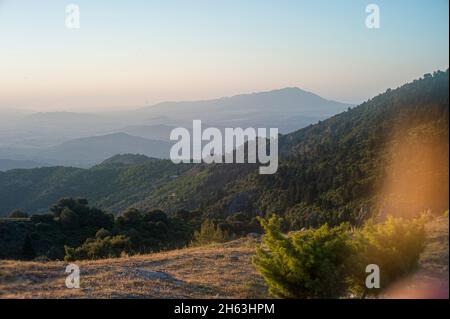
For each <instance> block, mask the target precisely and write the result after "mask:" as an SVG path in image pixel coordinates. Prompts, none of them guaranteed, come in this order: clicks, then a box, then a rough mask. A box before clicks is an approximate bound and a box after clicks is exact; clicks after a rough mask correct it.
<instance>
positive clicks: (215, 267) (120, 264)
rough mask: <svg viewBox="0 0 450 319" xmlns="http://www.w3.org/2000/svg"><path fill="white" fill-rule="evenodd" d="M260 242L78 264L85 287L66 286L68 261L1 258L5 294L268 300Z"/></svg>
mask: <svg viewBox="0 0 450 319" xmlns="http://www.w3.org/2000/svg"><path fill="white" fill-rule="evenodd" d="M255 245H256V242H255V241H254V240H251V239H241V240H237V241H233V242H230V243H226V244H221V245H211V246H206V247H199V248H186V249H181V250H173V251H169V252H163V253H156V254H151V255H142V256H133V257H126V258H118V259H106V260H99V261H83V262H77V264H78V265H79V267H80V270H81V289H67V288H66V287H65V284H64V281H65V278H66V276H67V274H66V273H65V272H64V270H65V267H66V264H67V263H64V262H20V261H0V298H257V297H259V298H263V297H265V296H266V293H265V292H266V288H265V286H264V282H263V280H262V278H261V277H260V276H259V275H258V274H257V272H256V270H255V269H254V268H253V266H252V263H251V258H252V256H253V254H254V251H255ZM159 271H161V272H163V273H162V274H161V273H156V274H155V273H154V272H159ZM158 275H163V276H167V278H162V279H158V278H154V277H157V276H158Z"/></svg>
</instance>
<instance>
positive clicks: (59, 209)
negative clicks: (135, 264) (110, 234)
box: [0, 198, 114, 259]
mask: <svg viewBox="0 0 450 319" xmlns="http://www.w3.org/2000/svg"><path fill="white" fill-rule="evenodd" d="M50 210H51V212H52V213H51V214H43V215H32V216H31V218H29V219H28V220H24V221H23V222H19V221H18V220H4V221H3V223H0V231H1V232H0V233H1V237H2V238H0V239H1V240H0V258H22V254H21V253H20V251H21V249H22V248H21V247H20V246H19V245H18V243H20V242H23V241H27V239H26V238H24V237H23V235H22V232H23V230H22V229H23V228H26V229H27V232H26V233H27V234H30V236H31V237H32V238H31V239H32V246H33V249H34V251H35V255H36V256H45V257H48V258H51V259H62V258H63V257H64V245H69V246H79V245H81V244H82V243H83V242H84V241H85V240H86V239H88V238H90V237H94V236H95V234H96V232H97V231H98V230H99V229H100V228H104V229H111V228H112V227H113V225H114V216H113V215H111V214H106V213H105V212H103V211H101V210H98V209H96V208H93V207H89V206H88V202H87V201H86V200H85V199H74V198H63V199H61V200H59V201H58V202H57V203H56V204H55V205H53V206H52V207H51V209H50ZM3 226H4V227H3ZM16 226H20V227H16ZM3 228H4V230H3ZM27 246H28V248H29V245H28V243H27ZM28 248H27V249H28Z"/></svg>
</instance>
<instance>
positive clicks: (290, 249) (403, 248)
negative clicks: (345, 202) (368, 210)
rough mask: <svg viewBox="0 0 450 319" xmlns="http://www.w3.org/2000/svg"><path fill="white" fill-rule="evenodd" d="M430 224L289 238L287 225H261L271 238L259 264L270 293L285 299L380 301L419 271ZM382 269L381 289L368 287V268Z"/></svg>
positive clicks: (395, 222)
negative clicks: (383, 294) (400, 281)
mask: <svg viewBox="0 0 450 319" xmlns="http://www.w3.org/2000/svg"><path fill="white" fill-rule="evenodd" d="M424 222H425V220H424V218H419V219H414V220H404V219H401V218H392V217H389V218H388V219H387V220H386V221H385V222H383V223H378V224H375V223H373V222H369V223H366V224H365V225H364V226H363V227H362V228H360V229H350V228H349V227H348V225H347V224H342V225H340V226H336V227H333V228H331V227H329V226H328V225H324V226H321V227H320V228H317V229H310V230H306V231H302V232H292V233H290V234H288V235H284V234H283V233H282V232H281V220H280V219H279V218H278V217H275V216H274V217H271V218H270V219H268V220H264V219H261V224H262V226H263V227H264V229H265V231H266V234H265V235H264V236H263V243H262V245H261V247H259V248H258V250H257V255H256V257H255V258H254V264H255V265H256V267H257V269H258V270H259V271H260V273H261V275H262V276H263V278H264V279H265V281H266V283H267V285H268V287H269V291H270V292H271V293H272V294H273V295H274V296H276V297H282V298H339V297H349V296H359V297H365V296H366V295H368V294H370V295H377V294H379V293H380V292H382V291H383V289H385V288H387V287H388V286H389V285H390V284H391V283H393V282H394V281H395V280H398V279H399V278H401V277H402V276H405V275H406V274H408V273H409V272H411V271H412V270H414V269H415V267H416V266H417V262H418V260H419V257H420V254H421V252H422V251H423V248H424V241H425V231H424ZM369 264H376V265H378V266H379V269H380V281H381V282H380V285H381V286H380V289H367V288H366V286H365V282H366V276H368V274H367V273H366V266H367V265H369Z"/></svg>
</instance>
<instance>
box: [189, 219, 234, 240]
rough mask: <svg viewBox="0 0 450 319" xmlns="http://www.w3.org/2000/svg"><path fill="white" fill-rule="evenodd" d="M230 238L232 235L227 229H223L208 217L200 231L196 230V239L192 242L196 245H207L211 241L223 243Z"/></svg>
mask: <svg viewBox="0 0 450 319" xmlns="http://www.w3.org/2000/svg"><path fill="white" fill-rule="evenodd" d="M228 240H230V235H229V234H228V232H227V231H225V230H222V229H221V228H220V227H219V226H216V225H215V224H214V222H213V221H212V220H210V219H206V220H205V221H204V222H203V223H202V225H201V227H200V230H199V231H195V232H194V240H193V242H192V244H193V245H195V246H201V245H207V244H211V243H223V242H226V241H228Z"/></svg>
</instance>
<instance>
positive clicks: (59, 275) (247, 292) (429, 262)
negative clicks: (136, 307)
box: [0, 217, 449, 298]
mask: <svg viewBox="0 0 450 319" xmlns="http://www.w3.org/2000/svg"><path fill="white" fill-rule="evenodd" d="M427 234H428V235H427V243H426V248H425V251H424V253H423V254H422V256H421V260H420V269H419V270H418V271H417V272H416V273H415V274H414V275H413V276H411V277H410V278H407V279H405V280H404V281H401V282H399V283H398V284H397V285H394V287H392V289H390V290H389V291H387V292H386V294H385V295H384V298H448V280H449V278H448V277H449V276H448V256H449V237H448V236H449V235H448V234H449V225H448V217H441V218H437V219H435V220H434V221H433V222H431V223H429V224H428V225H427ZM256 245H257V241H255V240H253V239H239V240H235V241H232V242H229V243H225V244H217V245H210V246H204V247H194V248H186V249H180V250H173V251H169V252H162V253H156V254H151V255H141V256H133V257H125V258H117V259H105V260H97V261H80V262H77V264H78V265H79V267H80V269H81V288H80V289H68V288H66V286H65V278H66V276H67V274H66V273H65V267H66V265H67V263H65V262H22V261H9V260H6V261H4V260H3V261H2V260H0V298H265V297H268V294H267V288H266V286H265V284H264V281H263V279H262V278H261V276H260V275H259V274H258V273H257V271H256V269H255V268H254V266H253V265H252V262H251V259H252V257H253V255H254V254H255V247H256ZM155 272H156V273H155ZM159 272H162V273H159ZM155 276H156V277H157V276H161V278H155Z"/></svg>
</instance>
